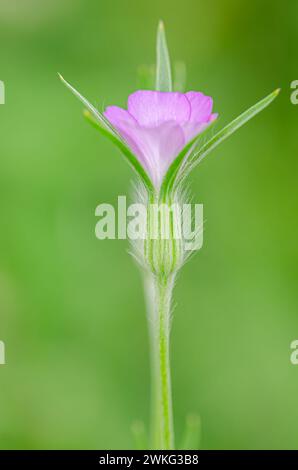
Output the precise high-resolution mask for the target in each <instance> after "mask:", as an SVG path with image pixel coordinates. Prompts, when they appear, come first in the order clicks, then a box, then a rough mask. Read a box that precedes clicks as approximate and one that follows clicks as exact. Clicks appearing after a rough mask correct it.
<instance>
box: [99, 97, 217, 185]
mask: <svg viewBox="0 0 298 470" xmlns="http://www.w3.org/2000/svg"><path fill="white" fill-rule="evenodd" d="M212 105H213V101H212V98H210V97H209V96H205V95H204V94H203V93H200V92H196V91H189V92H188V93H185V94H183V93H176V92H160V91H149V90H145V91H142V90H140V91H136V92H135V93H133V94H132V95H130V96H129V97H128V103H127V110H126V109H122V108H119V107H118V106H108V107H107V108H106V110H105V112H104V115H105V117H106V118H107V119H108V120H109V121H110V122H111V124H112V125H113V126H114V127H115V128H116V129H117V131H118V132H119V134H120V135H121V136H122V137H123V139H124V140H125V141H126V143H127V144H128V146H129V147H130V148H131V150H132V151H133V153H134V154H135V156H136V157H137V158H138V160H139V161H140V163H141V164H142V166H143V167H144V169H145V170H146V172H147V173H148V174H149V176H150V178H151V180H152V182H153V184H154V185H155V186H156V187H157V188H158V187H159V186H160V184H161V181H162V178H163V176H164V175H165V173H166V171H167V169H168V168H169V166H170V164H171V163H172V161H173V160H174V159H175V157H176V156H178V154H179V153H180V151H181V150H182V149H183V148H184V147H185V145H186V144H187V143H188V142H189V141H190V140H192V139H193V138H194V137H195V136H196V135H198V134H200V133H201V132H202V131H203V130H204V129H205V128H206V127H207V126H208V125H209V124H210V123H211V122H212V121H213V120H214V119H216V117H217V114H212Z"/></svg>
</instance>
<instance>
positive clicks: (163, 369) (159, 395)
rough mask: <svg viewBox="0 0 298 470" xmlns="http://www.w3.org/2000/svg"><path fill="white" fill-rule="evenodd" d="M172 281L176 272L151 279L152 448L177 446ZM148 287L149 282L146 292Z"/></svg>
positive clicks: (149, 316) (164, 448) (149, 313)
mask: <svg viewBox="0 0 298 470" xmlns="http://www.w3.org/2000/svg"><path fill="white" fill-rule="evenodd" d="M173 283H174V279H173V276H170V277H169V278H167V279H165V278H164V277H160V278H154V279H152V284H151V303H150V304H151V307H150V306H149V310H148V319H149V331H150V346H151V380H152V387H151V394H152V396H151V408H152V410H151V419H152V423H151V433H152V434H151V441H152V448H154V449H163V450H169V449H174V427H173V411H172V391H171V377H170V350H169V342H170V309H171V296H172V289H173ZM152 287H153V288H152ZM149 288H150V286H149V285H148V284H147V288H146V291H147V294H148V289H149ZM148 297H149V296H147V298H148ZM153 306H154V308H152V307H153Z"/></svg>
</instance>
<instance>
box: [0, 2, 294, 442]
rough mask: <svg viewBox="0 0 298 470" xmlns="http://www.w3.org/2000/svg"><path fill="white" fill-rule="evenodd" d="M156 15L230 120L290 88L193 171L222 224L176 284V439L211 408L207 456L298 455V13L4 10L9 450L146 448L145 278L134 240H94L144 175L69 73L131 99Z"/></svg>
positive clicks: (2, 166)
mask: <svg viewBox="0 0 298 470" xmlns="http://www.w3.org/2000/svg"><path fill="white" fill-rule="evenodd" d="M159 18H163V20H164V21H165V25H166V30H167V36H168V43H169V47H170V52H171V56H172V58H173V59H178V60H179V59H180V60H181V59H182V60H184V61H185V63H186V64H187V70H188V82H187V88H188V89H189V90H190V89H191V90H192V89H194V90H201V91H203V92H205V93H207V94H210V95H212V96H213V97H214V103H215V104H214V109H215V111H217V112H219V114H220V117H221V121H220V123H219V126H221V125H223V124H225V123H227V122H228V121H229V120H230V119H231V118H233V117H235V116H236V115H237V114H239V113H240V112H241V111H243V110H244V109H246V108H247V107H249V106H250V105H252V104H254V103H255V102H256V101H258V100H259V99H261V98H262V97H264V96H265V95H267V94H268V93H269V92H271V91H272V90H273V89H275V88H277V87H282V94H281V95H280V97H279V98H278V99H277V100H276V101H275V102H274V103H273V104H272V105H271V106H270V107H269V108H268V109H266V110H265V111H264V112H263V113H262V114H261V115H259V116H258V117H256V118H255V119H254V120H253V121H251V122H250V123H249V124H248V125H247V126H245V128H243V129H242V130H241V131H239V132H238V133H237V134H236V135H234V136H233V137H232V138H231V139H230V140H229V141H227V142H226V143H224V144H223V145H222V146H220V147H219V148H218V149H217V150H216V151H215V152H214V153H213V154H212V155H211V156H209V157H208V159H206V160H205V161H204V162H203V164H202V165H201V166H200V167H199V168H197V170H196V171H195V173H194V174H193V176H192V178H191V186H192V191H193V194H194V201H195V202H202V203H203V204H204V211H205V213H204V216H205V219H206V223H205V231H204V246H203V249H202V250H201V251H200V252H199V253H198V254H197V256H196V257H194V258H193V260H192V261H191V262H189V263H188V264H187V265H186V266H185V268H184V269H183V271H182V273H181V275H180V278H179V282H178V283H177V288H176V291H175V303H176V308H175V312H174V323H173V328H172V379H173V394H174V410H175V424H176V437H177V445H178V446H179V439H180V438H181V435H182V433H183V428H184V421H185V416H186V414H187V413H188V412H190V411H194V412H198V413H200V415H201V419H202V426H203V435H202V448H204V449H265V448H268V449H279V448H281V449H289V448H294V449H297V448H298V430H297V424H298V398H297V397H298V394H297V392H298V366H296V367H295V366H294V365H292V364H291V363H290V352H291V350H290V343H291V341H292V340H294V339H298V296H297V278H298V251H297V233H298V222H297V176H298V175H297V173H298V171H297V170H298V166H297V123H298V106H296V107H295V106H294V105H292V104H291V102H290V93H291V91H290V83H291V81H292V80H295V79H298V67H297V64H298V60H297V53H298V50H297V44H298V32H297V31H298V30H297V19H298V3H297V2H295V1H294V0H293V1H288V2H283V3H281V2H279V1H276V0H275V1H272V0H271V1H269V0H268V1H266V0H265V1H260V0H243V1H241V2H239V1H238V0H213V1H210V2H203V1H202V0H201V1H198V0H185V1H183V2H178V1H177V0H175V1H173V0H161V1H157V0H152V1H151V2H140V1H137V0H130V1H126V2H123V1H120V0H114V1H113V2H108V1H95V0H71V1H70V0H51V1H44V2H40V1H38V0H22V1H16V0H14V1H12V0H1V3H0V50H1V54H0V73H1V76H0V79H1V80H3V81H4V82H5V85H6V104H5V105H4V106H0V123H1V124H0V129H1V130H0V214H1V229H0V340H3V341H4V342H5V344H6V360H7V365H5V366H0V448H1V449H77V448H80V449H103V448H108V449H113V448H122V449H126V448H133V446H134V443H133V440H132V437H131V433H130V426H131V423H132V422H133V420H135V419H143V420H144V421H145V422H146V423H148V421H149V354H148V341H147V330H146V321H145V307H144V301H143V294H142V284H141V279H140V275H139V272H138V271H137V269H136V268H135V266H134V263H133V261H132V259H131V258H130V257H129V255H128V253H127V248H128V244H127V243H126V242H125V241H99V240H97V239H96V238H95V235H94V228H95V223H96V218H95V216H94V210H95V207H96V206H97V205H98V204H99V203H101V202H109V203H116V201H117V197H118V195H122V194H129V193H130V191H131V179H132V173H131V170H130V168H129V167H128V166H127V165H126V163H125V162H124V159H122V158H121V156H120V155H119V153H118V151H117V150H116V149H115V148H113V147H112V146H111V144H110V143H109V142H108V141H106V140H104V139H103V138H102V137H101V136H100V135H99V134H97V133H96V131H95V130H94V129H92V128H91V127H90V126H89V125H88V124H87V123H86V122H85V121H84V119H83V117H82V113H81V111H82V109H81V106H80V104H79V103H78V102H77V101H76V100H75V98H74V97H73V96H71V94H70V93H69V92H68V91H67V90H66V89H65V88H64V87H63V85H62V84H61V83H60V82H59V80H58V78H57V72H58V71H59V72H61V73H62V74H63V75H64V76H65V78H66V79H67V80H69V81H70V82H71V83H72V84H73V85H74V86H76V87H77V88H78V89H79V90H80V91H81V92H82V93H83V94H85V95H86V96H87V97H88V98H89V99H90V100H91V101H92V102H93V103H95V104H97V105H98V106H99V107H100V108H101V109H102V107H103V106H104V105H106V104H119V105H124V104H125V101H126V98H127V96H128V94H129V93H131V92H133V91H134V90H135V89H136V87H137V82H136V69H137V67H138V65H139V64H143V63H148V64H151V63H153V62H154V55H155V54H154V51H155V33H156V27H157V22H158V20H159ZM295 49H296V50H295Z"/></svg>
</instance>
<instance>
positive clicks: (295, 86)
mask: <svg viewBox="0 0 298 470" xmlns="http://www.w3.org/2000/svg"><path fill="white" fill-rule="evenodd" d="M291 88H292V90H294V91H293V92H292V93H291V103H292V104H298V80H293V81H292V83H291Z"/></svg>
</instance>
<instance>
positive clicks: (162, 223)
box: [95, 196, 203, 251]
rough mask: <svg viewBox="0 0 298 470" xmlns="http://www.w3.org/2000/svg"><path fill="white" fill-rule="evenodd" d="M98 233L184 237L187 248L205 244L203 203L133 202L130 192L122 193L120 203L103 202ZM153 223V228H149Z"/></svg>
mask: <svg viewBox="0 0 298 470" xmlns="http://www.w3.org/2000/svg"><path fill="white" fill-rule="evenodd" d="M95 215H96V217H99V220H98V222H97V223H96V226H95V235H96V237H97V238H98V239H99V240H105V239H110V240H114V239H120V240H124V239H127V238H128V239H130V240H146V239H148V238H149V239H158V238H159V239H162V240H168V239H170V238H174V239H176V240H182V241H183V243H184V249H185V250H186V251H193V250H199V249H200V248H202V245H203V204H178V203H173V204H171V205H168V204H162V203H161V204H157V203H151V204H141V203H137V204H130V205H127V201H126V196H118V201H117V207H116V208H115V207H114V206H113V205H112V204H106V203H104V204H99V205H98V206H97V207H96V209H95ZM148 227H150V228H148Z"/></svg>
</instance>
